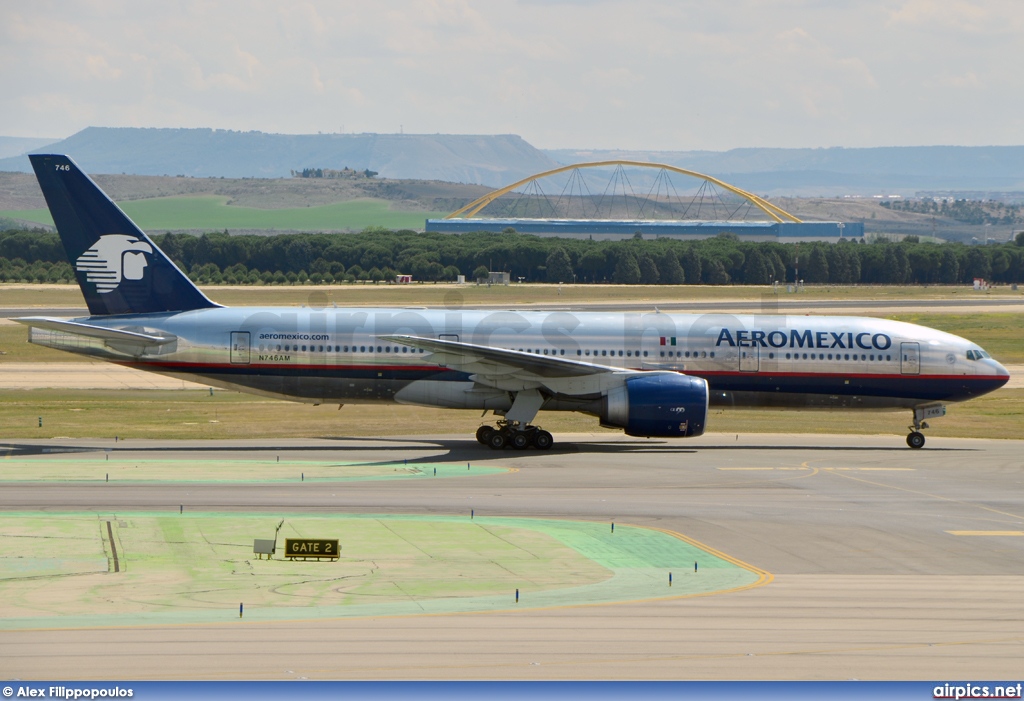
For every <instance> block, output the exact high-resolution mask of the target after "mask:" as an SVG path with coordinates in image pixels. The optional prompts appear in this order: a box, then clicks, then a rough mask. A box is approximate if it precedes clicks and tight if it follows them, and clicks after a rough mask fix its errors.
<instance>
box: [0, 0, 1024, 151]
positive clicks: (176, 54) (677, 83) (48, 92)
mask: <svg viewBox="0 0 1024 701" xmlns="http://www.w3.org/2000/svg"><path fill="white" fill-rule="evenodd" d="M1022 29H1024V6H1019V5H1018V4H1015V3H1011V2H1004V1H1003V0H991V1H986V2H969V1H967V0H950V1H949V2H946V1H943V2H938V1H936V2H931V1H930V0H905V1H904V2H902V3H899V4H897V5H895V6H893V5H892V4H891V3H889V2H885V3H883V2H881V0H867V1H866V2H862V3H844V2H838V3H818V2H809V1H807V0H790V1H789V2H773V3H765V2H761V1H758V0H736V2H734V3H730V4H728V5H722V4H720V3H689V2H682V3H681V2H676V1H674V0H636V1H635V2H632V3H628V4H627V3H617V2H599V1H586V0H574V1H567V2H535V1H530V2H525V1H522V2H507V3H478V2H469V1H468V0H395V1H394V2H389V3H338V2H335V1H333V0H330V1H329V0H308V1H306V2H295V3H280V2H276V1H272V0H252V1H251V2H243V1H242V0H204V1H200V0H176V1H175V0H169V1H168V2H165V3H159V4H151V3H136V2H128V1H127V0H124V1H122V0H66V1H65V2H57V1H56V0H37V1H36V2H33V3H22V4H16V3H5V4H4V5H3V6H0V77H2V79H3V84H4V86H5V90H4V92H3V94H0V110H2V111H3V114H4V115H5V117H4V129H5V130H7V131H8V132H9V134H10V135H14V136H37V135H38V136H66V135H69V134H71V133H73V132H75V131H78V130H79V129H81V128H84V127H86V126H89V125H101V126H119V125H135V126H187V127H193V126H203V127H219V128H230V129H242V130H249V129H258V130H262V131H278V132H285V133H313V132H317V131H335V130H340V129H341V128H342V125H344V128H345V130H347V131H371V132H395V131H398V129H399V127H400V125H402V127H403V128H404V130H405V131H406V132H407V133H409V132H415V131H419V132H426V133H433V132H447V133H517V134H520V135H522V136H523V137H524V138H526V139H527V140H529V141H530V142H532V143H534V144H535V145H538V146H542V147H579V148H589V147H596V148H616V147H623V148H649V149H701V148H705V149H725V148H731V147H736V146H755V145H756V146H831V145H842V146H872V145H889V144H901V143H902V144H921V143H940V142H942V143H962V144H976V143H1019V142H1020V136H1019V134H1020V133H1021V132H1020V120H1019V119H1017V118H1014V117H1012V115H1014V114H1022V113H1024V91H1022V90H1021V87H1022V85H1021V83H1022V81H1024V79H1022V78H1021V77H1020V76H1019V75H1018V73H1019V71H1018V70H1017V66H1018V65H1019V60H1018V58H1017V55H1018V53H1019V50H1018V48H1017V45H1016V44H1017V37H1019V36H1020V35H1021V30H1022Z"/></svg>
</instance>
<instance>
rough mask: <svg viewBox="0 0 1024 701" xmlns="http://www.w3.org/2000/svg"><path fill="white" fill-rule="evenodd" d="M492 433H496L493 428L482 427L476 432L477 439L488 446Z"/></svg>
mask: <svg viewBox="0 0 1024 701" xmlns="http://www.w3.org/2000/svg"><path fill="white" fill-rule="evenodd" d="M492 433H494V427H493V426H481V427H480V428H478V429H477V430H476V439H477V441H479V442H480V443H482V444H483V445H487V444H488V441H489V440H490V438H491V434H492Z"/></svg>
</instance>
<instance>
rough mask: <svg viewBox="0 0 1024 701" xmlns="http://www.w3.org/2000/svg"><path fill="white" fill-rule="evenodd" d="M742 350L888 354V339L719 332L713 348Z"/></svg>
mask: <svg viewBox="0 0 1024 701" xmlns="http://www.w3.org/2000/svg"><path fill="white" fill-rule="evenodd" d="M722 344H725V345H727V346H743V347H748V348H749V347H753V346H760V347H761V348H853V349H857V348H859V349H862V350H888V349H889V347H891V346H892V339H891V338H889V336H887V335H886V334H884V333H871V332H870V331H862V332H860V333H854V332H853V331H840V332H836V331H811V330H810V329H805V330H804V331H796V330H792V331H790V332H789V333H786V332H785V331H757V330H749V331H748V330H746V329H739V330H736V331H735V332H733V331H730V330H729V329H722V331H721V333H719V334H718V340H717V341H716V342H715V345H716V346H721V345H722Z"/></svg>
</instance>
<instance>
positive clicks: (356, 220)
mask: <svg viewBox="0 0 1024 701" xmlns="http://www.w3.org/2000/svg"><path fill="white" fill-rule="evenodd" d="M227 202H228V198H227V197H223V196H218V195H200V196H179V197H157V198H153V199H147V200H133V201H131V202H122V203H120V205H119V206H120V207H121V209H123V210H124V211H125V213H126V214H127V215H128V216H129V217H131V218H132V220H133V221H135V223H136V224H138V225H139V227H141V228H142V229H143V230H144V231H151V232H160V231H163V230H165V229H170V230H177V229H202V230H217V231H219V230H222V229H228V230H231V229H285V230H291V231H330V230H357V231H358V230H362V229H365V228H367V227H370V226H383V227H387V228H389V229H422V228H423V224H424V222H425V221H426V219H428V218H440V217H444V216H445V215H447V214H448V213H447V212H404V211H400V210H394V209H392V208H391V203H390V202H388V201H387V200H349V201H347V202H336V203H334V204H329V205H322V206H319V207H300V208H291V209H257V208H255V207H238V206H235V205H229V204H228V203H227ZM0 217H11V218H15V219H25V220H28V221H32V222H38V223H40V224H48V225H50V226H52V225H53V219H52V217H50V212H49V210H47V209H32V210H22V211H3V212H0Z"/></svg>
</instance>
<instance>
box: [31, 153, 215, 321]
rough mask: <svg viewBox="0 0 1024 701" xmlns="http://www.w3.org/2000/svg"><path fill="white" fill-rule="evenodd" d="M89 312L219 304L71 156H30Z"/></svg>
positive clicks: (165, 309)
mask: <svg viewBox="0 0 1024 701" xmlns="http://www.w3.org/2000/svg"><path fill="white" fill-rule="evenodd" d="M29 159H30V160H31V161H32V167H33V168H34V169H35V171H36V178H37V179H38V180H39V187H40V188H42V191H43V196H44V197H46V204H47V205H48V206H49V208H50V214H51V215H52V216H53V222H54V224H56V225H57V232H58V233H59V234H60V240H61V242H62V243H63V244H64V251H65V252H66V253H67V256H68V260H69V261H70V263H71V265H72V266H74V268H75V275H76V276H77V277H78V285H79V287H81V288H82V294H83V295H84V296H85V302H86V304H87V305H89V313H90V314H92V315H93V316H100V315H107V314H154V313H160V312H177V311H187V310H189V309H206V308H209V307H216V306H219V305H217V304H214V303H213V302H211V301H210V300H208V299H207V298H206V295H204V294H203V293H202V292H200V291H199V288H197V287H196V286H195V285H193V284H192V281H191V280H189V279H188V277H186V276H185V274H184V273H182V272H181V270H179V269H178V267H177V266H176V265H175V264H174V263H172V262H171V260H170V259H169V258H168V257H167V256H166V255H164V252H163V251H161V250H160V249H159V248H157V247H156V244H155V243H153V241H152V240H150V238H149V237H148V236H146V234H145V233H144V232H143V231H142V230H141V229H140V228H139V227H137V226H136V225H135V223H134V222H132V220H131V219H129V218H128V216H127V215H126V214H125V213H124V212H122V211H121V209H120V208H119V207H118V206H117V205H116V204H114V202H113V201H112V200H111V199H110V198H109V197H107V196H106V195H105V194H104V193H103V191H102V190H100V188H99V186H97V185H96V183H94V182H93V181H92V179H91V178H90V177H89V176H88V175H86V174H85V173H83V172H82V171H81V170H80V169H79V167H78V166H77V165H75V162H74V161H72V160H71V159H70V158H68V157H67V156H60V155H32V156H29Z"/></svg>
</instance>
